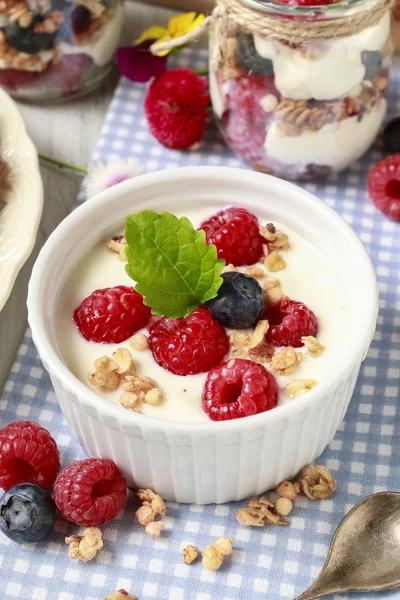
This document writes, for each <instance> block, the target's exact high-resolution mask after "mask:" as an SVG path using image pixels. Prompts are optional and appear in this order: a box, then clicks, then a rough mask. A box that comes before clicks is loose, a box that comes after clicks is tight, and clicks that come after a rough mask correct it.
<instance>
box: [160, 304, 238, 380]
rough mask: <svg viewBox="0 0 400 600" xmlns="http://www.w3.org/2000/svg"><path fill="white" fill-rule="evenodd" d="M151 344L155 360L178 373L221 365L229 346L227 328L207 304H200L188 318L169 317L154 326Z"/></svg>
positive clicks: (188, 372)
mask: <svg viewBox="0 0 400 600" xmlns="http://www.w3.org/2000/svg"><path fill="white" fill-rule="evenodd" d="M150 348H151V351H152V353H153V357H154V360H155V361H156V362H157V363H158V364H159V365H160V366H161V367H162V368H163V369H166V370H167V371H171V372H172V373H175V375H194V374H195V373H204V372H205V371H209V370H210V369H211V368H212V367H214V366H215V365H217V364H218V363H219V362H221V360H222V359H223V358H224V356H225V354H226V353H227V352H228V350H229V340H228V336H227V335H226V332H225V329H224V328H223V327H222V325H220V324H219V323H217V321H214V319H213V318H212V316H211V313H210V312H209V311H208V310H206V309H205V308H198V309H197V310H195V311H193V312H192V314H191V315H189V316H188V317H186V319H175V320H173V321H169V320H168V319H166V318H165V317H163V318H162V319H160V320H159V321H157V323H155V324H154V325H153V326H152V327H151V329H150Z"/></svg>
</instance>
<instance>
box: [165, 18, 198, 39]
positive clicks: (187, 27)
mask: <svg viewBox="0 0 400 600" xmlns="http://www.w3.org/2000/svg"><path fill="white" fill-rule="evenodd" d="M204 19H205V16H204V15H202V14H200V15H198V14H197V13H195V12H188V13H184V14H183V15H178V16H176V17H172V18H171V19H170V20H169V21H168V35H169V36H170V37H171V38H177V37H180V36H181V35H185V33H189V31H192V30H193V29H195V28H196V27H197V26H198V25H200V23H202V22H203V21H204Z"/></svg>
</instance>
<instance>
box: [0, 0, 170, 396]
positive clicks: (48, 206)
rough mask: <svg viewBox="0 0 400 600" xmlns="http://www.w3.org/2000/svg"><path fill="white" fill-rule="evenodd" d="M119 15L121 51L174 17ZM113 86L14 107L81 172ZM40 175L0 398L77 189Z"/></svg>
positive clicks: (37, 136) (65, 176) (3, 349)
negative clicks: (37, 215)
mask: <svg viewBox="0 0 400 600" xmlns="http://www.w3.org/2000/svg"><path fill="white" fill-rule="evenodd" d="M125 10H126V19H125V28H124V33H123V37H122V43H123V44H126V45H128V44H130V43H132V41H133V40H134V39H136V38H137V37H138V35H139V34H140V33H141V32H142V31H143V30H144V29H145V28H147V27H149V26H150V25H165V24H166V23H167V21H168V18H169V17H170V16H171V15H172V14H174V13H176V11H173V10H171V9H167V8H162V7H158V6H153V5H147V4H141V3H138V2H133V1H132V0H128V1H127V2H126V6H125ZM117 83H118V72H117V70H115V71H114V73H112V74H111V75H110V77H109V78H108V79H107V81H105V82H104V84H103V85H102V87H101V88H100V89H99V90H97V91H95V92H94V93H92V94H91V95H89V96H87V97H84V98H80V99H77V100H73V101H70V102H66V103H63V104H54V105H50V106H37V105H28V104H24V103H19V108H20V110H21V113H22V115H23V117H24V119H25V123H26V127H27V130H28V133H29V135H30V136H31V138H32V140H33V142H34V144H35V145H36V147H37V149H38V151H39V153H40V154H43V155H46V156H50V157H52V158H55V159H57V160H59V161H62V162H65V163H68V164H74V165H77V166H81V167H86V166H87V165H88V163H89V161H90V157H91V155H92V153H93V150H94V148H95V146H96V141H97V138H98V136H99V133H100V129H101V126H102V124H103V121H104V117H105V114H106V111H107V107H108V105H109V103H110V101H111V98H112V95H113V92H114V89H115V87H116V85H117ZM41 172H42V178H43V183H44V190H45V201H44V209H43V217H42V222H41V225H40V230H39V234H38V239H37V244H36V247H35V249H34V251H33V253H32V255H31V257H30V258H29V259H28V261H27V263H26V264H25V265H24V267H23V269H22V270H21V272H20V274H19V276H18V278H17V281H16V283H15V285H14V288H13V292H12V294H11V296H10V298H9V300H8V302H7V304H6V305H5V307H4V308H3V309H2V311H1V314H0V395H1V390H2V389H3V386H4V383H5V381H6V380H7V376H8V373H9V370H10V368H11V365H12V363H13V361H14V358H15V355H16V352H17V350H18V347H19V345H20V342H21V339H22V336H23V332H24V330H25V328H26V297H27V287H28V281H29V276H30V272H31V270H32V266H33V263H34V261H35V259H36V256H37V254H38V252H39V250H40V248H41V247H42V245H43V243H44V242H45V240H46V239H47V238H48V236H49V235H50V233H51V232H52V231H53V230H54V229H55V227H56V226H57V225H58V223H59V222H60V221H61V220H62V219H64V218H65V217H66V216H67V215H68V213H69V212H70V211H71V208H72V206H73V204H74V202H75V200H76V196H77V192H78V190H79V187H80V184H81V176H79V175H78V174H75V173H73V172H71V171H65V170H64V171H60V170H59V169H58V168H53V167H49V166H47V165H43V164H42V166H41Z"/></svg>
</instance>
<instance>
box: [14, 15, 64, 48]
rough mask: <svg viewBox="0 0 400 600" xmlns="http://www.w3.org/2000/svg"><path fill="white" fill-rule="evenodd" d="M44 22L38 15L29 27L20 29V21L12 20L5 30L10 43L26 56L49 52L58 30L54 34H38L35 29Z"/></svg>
mask: <svg viewBox="0 0 400 600" xmlns="http://www.w3.org/2000/svg"><path fill="white" fill-rule="evenodd" d="M42 21H43V18H42V17H40V16H38V15H36V16H34V17H33V19H32V23H31V24H30V25H29V26H28V27H20V25H19V24H18V20H15V21H11V20H10V21H9V22H8V24H7V25H6V27H5V28H4V33H5V36H6V39H7V41H8V43H9V44H10V45H11V46H13V48H15V49H16V50H19V52H23V53H24V54H37V53H38V52H42V51H43V50H48V49H49V48H50V47H51V46H52V44H53V42H54V40H55V38H56V35H57V31H58V30H57V29H56V30H55V31H53V32H52V33H45V32H44V31H43V32H36V31H35V28H37V27H38V26H40V24H41V23H42Z"/></svg>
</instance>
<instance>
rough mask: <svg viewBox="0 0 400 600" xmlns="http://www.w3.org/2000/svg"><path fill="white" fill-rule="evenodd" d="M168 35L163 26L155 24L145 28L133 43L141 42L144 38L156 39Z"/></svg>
mask: <svg viewBox="0 0 400 600" xmlns="http://www.w3.org/2000/svg"><path fill="white" fill-rule="evenodd" d="M164 36H168V30H167V29H165V27H158V25H155V26H154V27H149V28H148V29H145V30H144V31H143V33H142V35H141V36H140V37H139V38H138V39H137V40H135V44H141V43H142V42H145V41H146V40H158V39H159V38H161V37H164Z"/></svg>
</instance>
